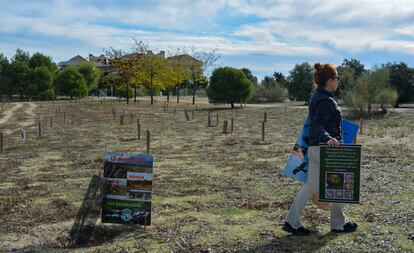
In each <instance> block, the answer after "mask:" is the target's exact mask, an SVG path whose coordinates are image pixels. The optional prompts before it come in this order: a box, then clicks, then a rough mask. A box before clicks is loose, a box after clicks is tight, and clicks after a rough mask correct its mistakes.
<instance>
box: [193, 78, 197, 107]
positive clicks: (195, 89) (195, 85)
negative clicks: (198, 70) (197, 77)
mask: <svg viewBox="0 0 414 253" xmlns="http://www.w3.org/2000/svg"><path fill="white" fill-rule="evenodd" d="M196 91H197V83H196V82H194V86H193V105H194V104H195V94H196Z"/></svg>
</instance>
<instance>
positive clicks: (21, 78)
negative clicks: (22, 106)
mask: <svg viewBox="0 0 414 253" xmlns="http://www.w3.org/2000/svg"><path fill="white" fill-rule="evenodd" d="M29 71H30V68H29V66H28V65H27V63H26V62H24V61H20V60H15V58H14V60H13V61H12V63H11V64H10V65H9V66H8V67H7V68H6V70H5V76H6V81H7V84H6V89H7V91H8V93H9V96H10V97H11V96H12V95H13V94H16V93H18V94H19V95H20V101H22V100H23V98H24V96H25V95H26V92H27V91H26V89H27V86H28V84H29V82H28V74H29Z"/></svg>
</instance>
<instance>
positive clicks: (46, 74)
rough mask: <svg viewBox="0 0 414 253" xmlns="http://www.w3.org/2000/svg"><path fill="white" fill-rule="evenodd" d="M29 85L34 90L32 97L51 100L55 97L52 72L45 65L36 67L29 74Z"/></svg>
mask: <svg viewBox="0 0 414 253" xmlns="http://www.w3.org/2000/svg"><path fill="white" fill-rule="evenodd" d="M30 82H31V87H32V89H33V91H34V93H32V97H35V98H37V99H39V100H51V99H54V98H55V95H56V94H55V89H54V85H53V74H52V73H51V72H50V70H49V68H48V67H47V66H41V67H36V68H35V69H33V70H32V71H31V75H30Z"/></svg>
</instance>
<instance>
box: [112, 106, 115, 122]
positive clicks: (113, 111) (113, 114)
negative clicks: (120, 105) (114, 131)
mask: <svg viewBox="0 0 414 253" xmlns="http://www.w3.org/2000/svg"><path fill="white" fill-rule="evenodd" d="M112 116H113V117H114V120H115V118H116V111H115V109H114V108H112Z"/></svg>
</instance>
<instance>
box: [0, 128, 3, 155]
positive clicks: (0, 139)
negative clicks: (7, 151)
mask: <svg viewBox="0 0 414 253" xmlns="http://www.w3.org/2000/svg"><path fill="white" fill-rule="evenodd" d="M0 153H4V134H3V132H1V133H0Z"/></svg>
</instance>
